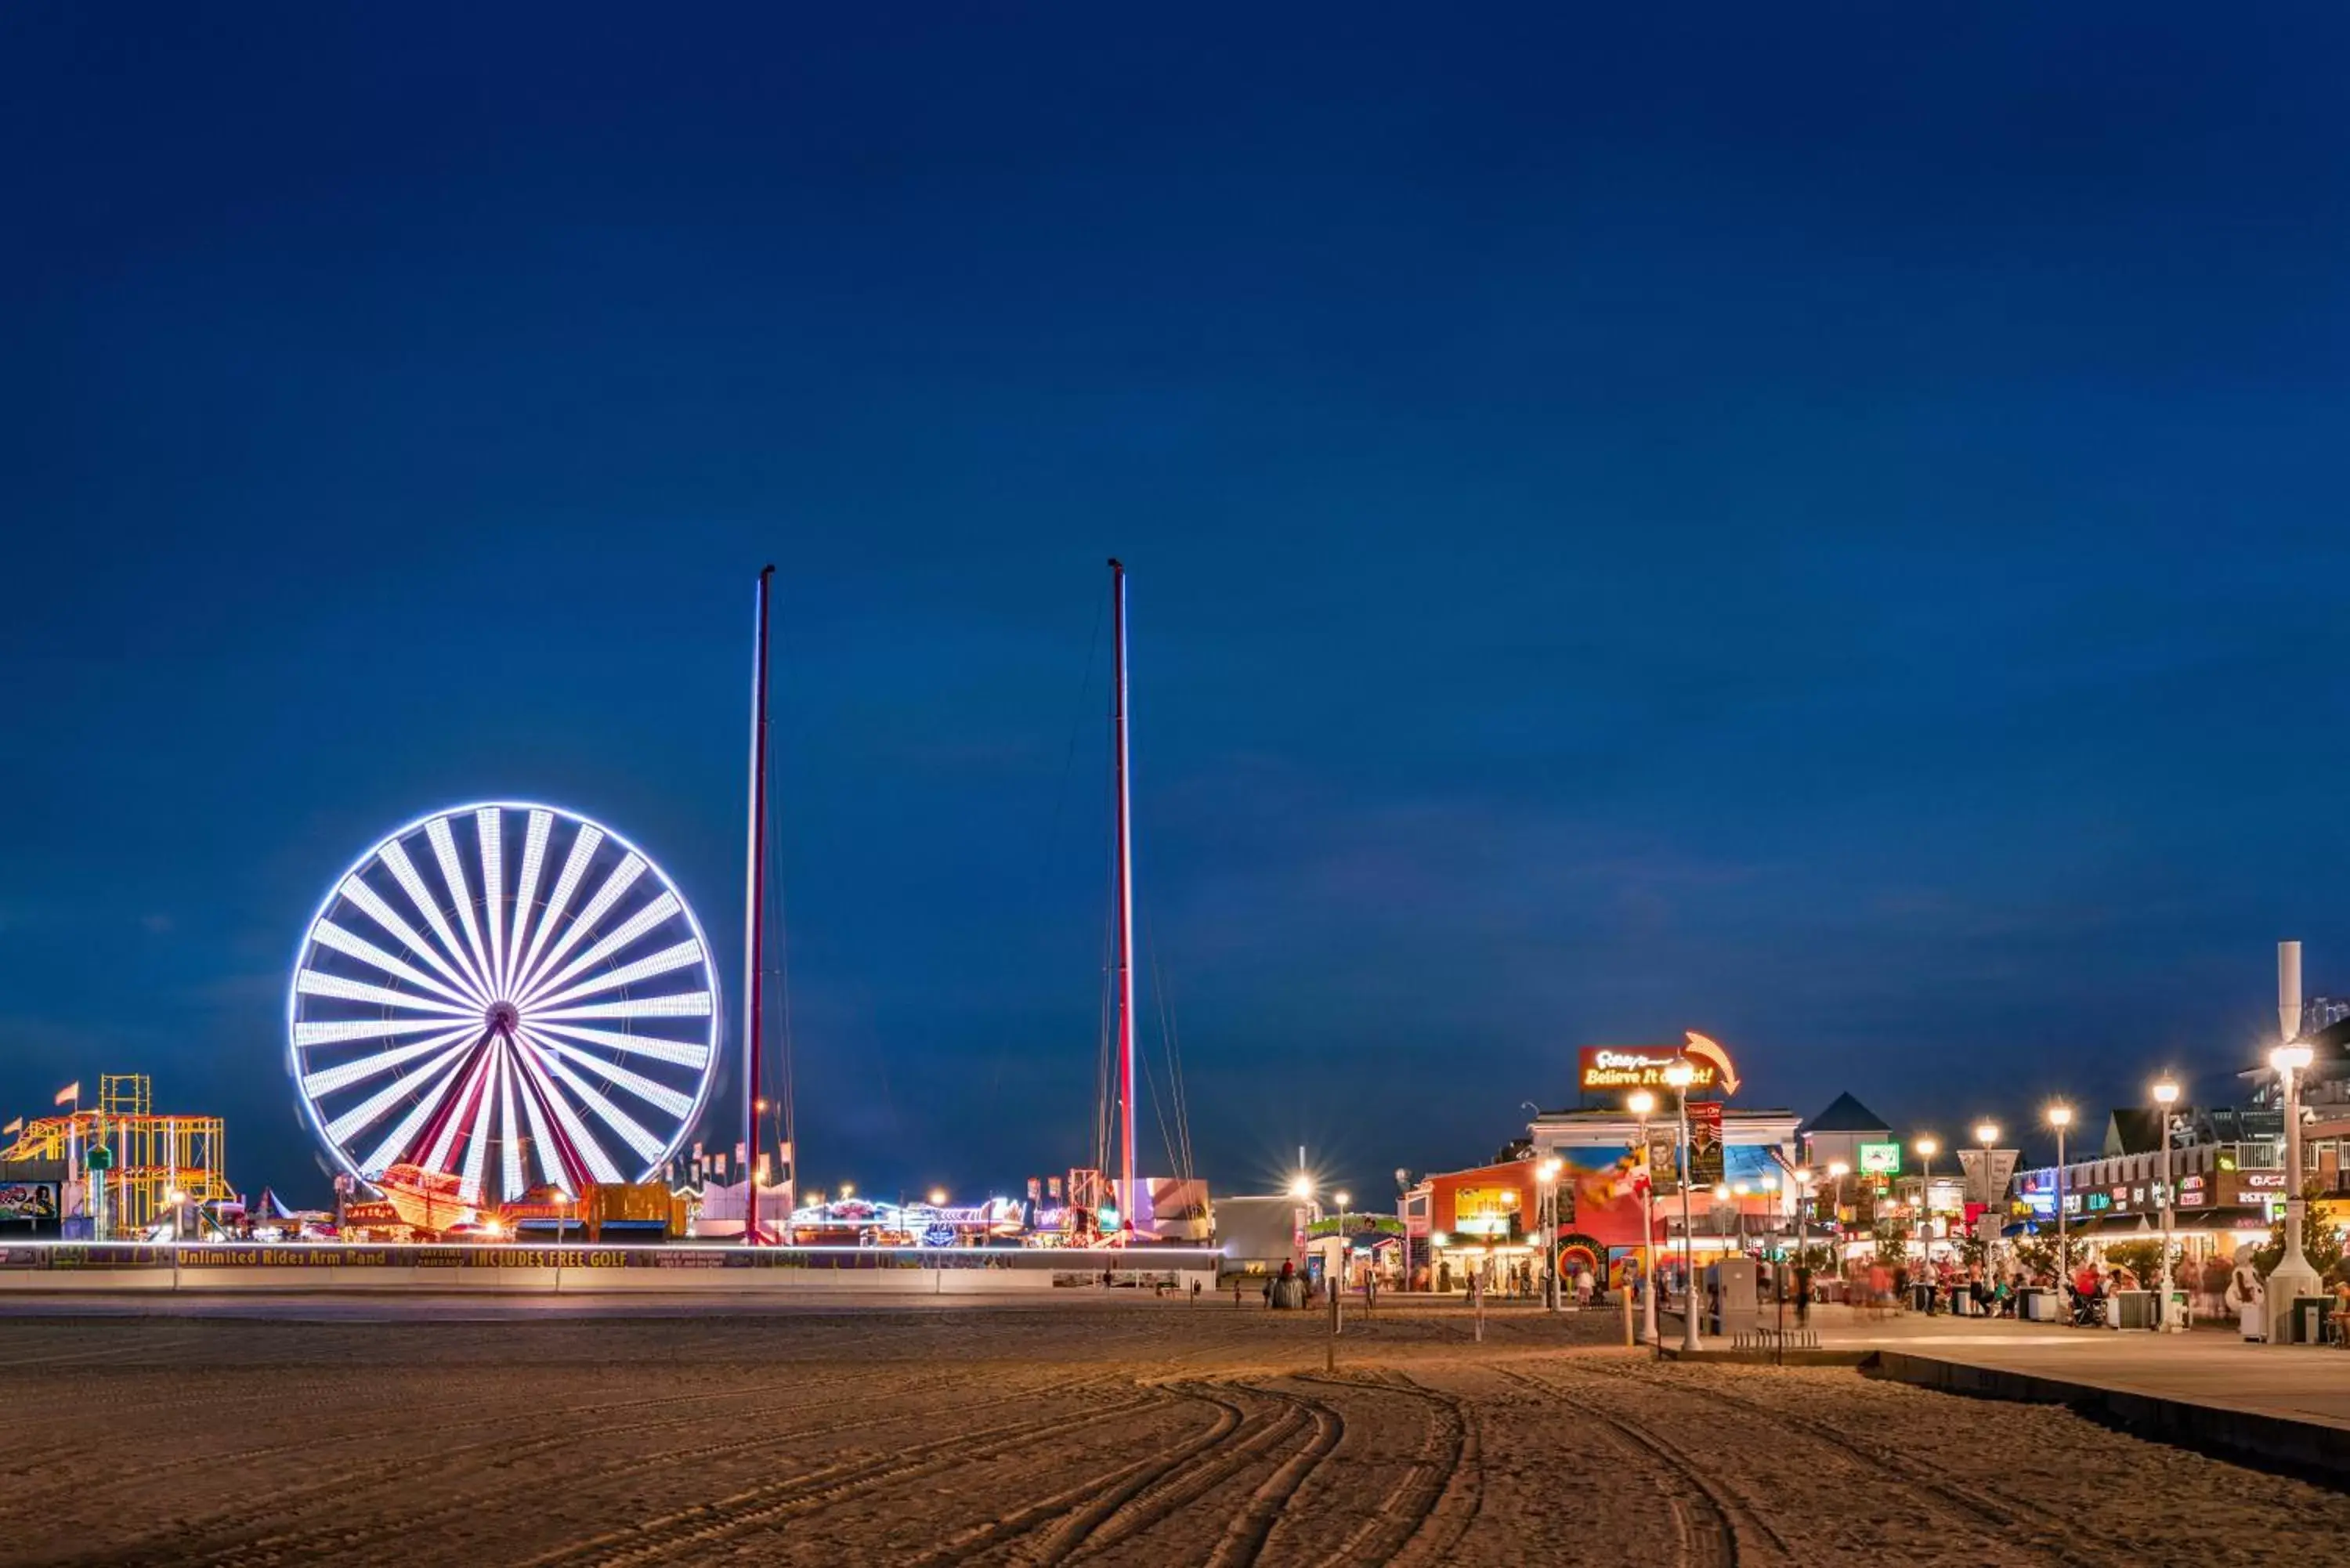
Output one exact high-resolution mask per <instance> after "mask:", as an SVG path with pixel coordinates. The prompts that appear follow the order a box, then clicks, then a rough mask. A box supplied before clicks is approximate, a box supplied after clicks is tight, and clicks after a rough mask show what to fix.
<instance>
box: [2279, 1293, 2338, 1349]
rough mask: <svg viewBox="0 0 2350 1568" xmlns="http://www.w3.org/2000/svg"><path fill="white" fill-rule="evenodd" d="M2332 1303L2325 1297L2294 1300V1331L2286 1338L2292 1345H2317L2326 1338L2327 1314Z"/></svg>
mask: <svg viewBox="0 0 2350 1568" xmlns="http://www.w3.org/2000/svg"><path fill="white" fill-rule="evenodd" d="M2331 1304H2332V1303H2330V1302H2329V1301H2328V1300H2327V1298H2326V1297H2324V1296H2295V1297H2293V1317H2292V1324H2293V1330H2292V1332H2291V1333H2290V1334H2287V1335H2286V1336H2285V1338H2286V1342H2287V1343H2288V1344H2292V1345H2316V1344H2319V1343H2320V1342H2322V1341H2323V1340H2324V1338H2325V1312H2326V1308H2327V1307H2328V1306H2329V1305H2331Z"/></svg>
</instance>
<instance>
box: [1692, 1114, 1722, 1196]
mask: <svg viewBox="0 0 2350 1568" xmlns="http://www.w3.org/2000/svg"><path fill="white" fill-rule="evenodd" d="M1689 1137H1690V1153H1689V1158H1690V1185H1691V1186H1692V1187H1715V1186H1719V1185H1720V1184H1721V1179H1722V1161H1721V1101H1720V1100H1691V1101H1690V1107H1689Z"/></svg>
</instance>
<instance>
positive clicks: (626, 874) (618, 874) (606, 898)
mask: <svg viewBox="0 0 2350 1568" xmlns="http://www.w3.org/2000/svg"><path fill="white" fill-rule="evenodd" d="M644 870H645V862H644V857H642V856H639V855H631V856H629V857H628V858H626V859H625V860H622V861H621V862H620V863H619V865H618V866H615V867H612V874H611V875H610V876H609V877H606V878H604V885H603V886H602V887H601V888H597V889H596V896H595V897H594V898H590V899H588V900H587V908H585V909H581V910H580V911H579V916H578V918H577V919H575V920H573V921H572V922H571V923H570V924H569V925H567V926H566V927H564V928H563V934H562V935H561V936H559V937H556V939H555V945H554V946H552V947H550V948H548V949H547V950H546V952H545V953H544V954H542V955H541V956H540V958H539V961H538V962H539V967H538V968H537V969H536V970H534V971H532V972H531V973H529V974H526V975H525V976H523V977H522V983H521V986H520V988H519V993H520V994H525V995H526V994H528V993H529V992H531V991H532V990H534V989H536V986H537V984H538V980H539V976H540V975H542V974H544V973H546V971H548V970H551V969H553V968H554V967H555V966H556V964H558V963H560V962H562V961H563V955H564V954H565V953H567V952H569V951H570V950H572V948H573V947H574V946H576V945H577V943H578V940H579V939H580V938H582V937H584V936H586V935H587V933H588V932H589V931H592V930H594V929H596V925H597V922H598V921H599V920H601V919H603V918H604V916H605V913H606V912H607V911H608V910H609V909H611V907H612V906H613V905H615V904H617V903H619V901H620V895H621V894H623V893H626V892H627V891H628V890H629V888H630V887H632V886H633V885H634V884H635V882H636V880H637V878H638V877H641V876H642V875H644Z"/></svg>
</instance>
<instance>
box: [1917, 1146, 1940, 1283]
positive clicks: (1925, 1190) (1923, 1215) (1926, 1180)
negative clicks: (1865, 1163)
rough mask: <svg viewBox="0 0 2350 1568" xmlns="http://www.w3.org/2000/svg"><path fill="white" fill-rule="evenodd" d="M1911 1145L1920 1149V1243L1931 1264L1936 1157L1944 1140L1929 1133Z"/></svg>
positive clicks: (1927, 1260) (1932, 1255)
mask: <svg viewBox="0 0 2350 1568" xmlns="http://www.w3.org/2000/svg"><path fill="white" fill-rule="evenodd" d="M1909 1147H1912V1148H1914V1149H1916V1150H1917V1151H1918V1232H1919V1245H1920V1246H1921V1247H1922V1248H1923V1249H1924V1251H1925V1254H1926V1262H1928V1263H1929V1264H1930V1263H1932V1262H1933V1261H1934V1157H1935V1156H1936V1155H1938V1154H1939V1153H1941V1152H1942V1140H1941V1139H1939V1138H1938V1137H1935V1136H1934V1135H1933V1134H1931V1133H1928V1134H1927V1135H1926V1136H1925V1137H1921V1138H1918V1140H1917V1141H1916V1142H1914V1143H1912V1144H1911V1145H1910V1146H1909Z"/></svg>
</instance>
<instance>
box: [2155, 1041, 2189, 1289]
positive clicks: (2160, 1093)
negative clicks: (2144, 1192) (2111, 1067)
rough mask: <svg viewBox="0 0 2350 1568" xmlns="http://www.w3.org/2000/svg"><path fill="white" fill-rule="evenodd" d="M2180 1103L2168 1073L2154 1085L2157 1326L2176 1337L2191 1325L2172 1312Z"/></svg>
mask: <svg viewBox="0 0 2350 1568" xmlns="http://www.w3.org/2000/svg"><path fill="white" fill-rule="evenodd" d="M2177 1104H2178V1084H2177V1082H2176V1081H2174V1080H2173V1079H2172V1078H2171V1076H2170V1075H2169V1074H2168V1073H2165V1074H2164V1075H2162V1078H2161V1080H2160V1081H2159V1082H2158V1083H2157V1084H2156V1085H2154V1114H2155V1119H2156V1120H2157V1121H2158V1122H2159V1123H2161V1125H2162V1283H2161V1285H2160V1287H2159V1289H2160V1290H2161V1292H2162V1293H2161V1295H2159V1296H2158V1297H2157V1298H2156V1301H2155V1308H2154V1325H2155V1327H2157V1328H2158V1329H2160V1330H2161V1331H2162V1332H2163V1333H2165V1334H2175V1333H2177V1332H2178V1331H2179V1330H2181V1329H2183V1328H2185V1327H2186V1326H2187V1325H2186V1324H2183V1323H2180V1322H2178V1320H2177V1318H2176V1317H2175V1316H2173V1314H2172V1313H2171V1310H2170V1204H2171V1197H2170V1107H2171V1106H2175V1105H2177Z"/></svg>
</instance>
